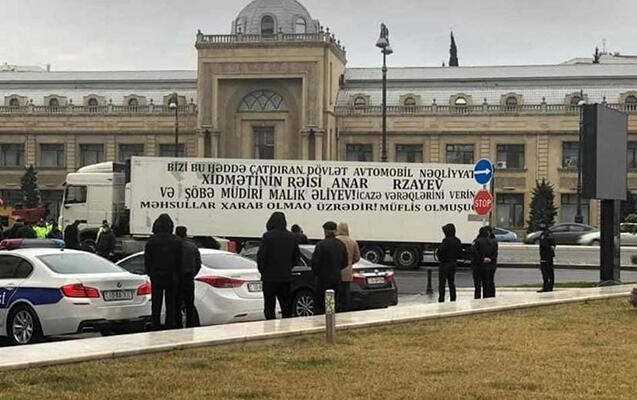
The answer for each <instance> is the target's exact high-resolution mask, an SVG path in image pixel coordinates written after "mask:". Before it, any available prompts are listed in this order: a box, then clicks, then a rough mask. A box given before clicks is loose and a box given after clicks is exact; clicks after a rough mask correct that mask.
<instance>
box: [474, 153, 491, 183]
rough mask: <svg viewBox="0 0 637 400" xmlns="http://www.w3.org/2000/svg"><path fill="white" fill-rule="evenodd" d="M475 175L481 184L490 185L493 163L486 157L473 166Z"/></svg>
mask: <svg viewBox="0 0 637 400" xmlns="http://www.w3.org/2000/svg"><path fill="white" fill-rule="evenodd" d="M473 177H474V178H475V180H476V182H478V184H480V185H488V184H489V182H491V178H493V163H492V162H491V161H490V160H487V159H486V158H483V159H482V160H480V161H478V162H477V163H476V166H475V167H474V168H473Z"/></svg>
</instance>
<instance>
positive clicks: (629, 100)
mask: <svg viewBox="0 0 637 400" xmlns="http://www.w3.org/2000/svg"><path fill="white" fill-rule="evenodd" d="M626 110H627V111H637V96H634V95H632V94H631V95H630V96H626Z"/></svg>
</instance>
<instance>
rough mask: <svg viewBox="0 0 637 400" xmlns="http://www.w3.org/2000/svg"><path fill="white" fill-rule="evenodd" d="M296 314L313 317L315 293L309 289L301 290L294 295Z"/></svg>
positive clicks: (297, 315)
mask: <svg viewBox="0 0 637 400" xmlns="http://www.w3.org/2000/svg"><path fill="white" fill-rule="evenodd" d="M292 304H294V316H296V317H311V316H312V315H314V294H313V293H312V292H310V291H309V290H301V291H300V292H298V293H296V294H295V295H294V303H292Z"/></svg>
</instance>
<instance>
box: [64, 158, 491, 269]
mask: <svg viewBox="0 0 637 400" xmlns="http://www.w3.org/2000/svg"><path fill="white" fill-rule="evenodd" d="M481 188H482V187H481V186H480V185H479V184H478V183H477V182H476V181H475V179H474V170H473V166H472V165H464V164H420V163H418V164H414V163H374V162H343V161H298V160H242V159H209V158H201V159H199V158H170V157H133V158H132V159H131V161H130V164H129V165H128V167H127V166H125V165H120V164H117V163H102V164H97V165H92V166H87V167H84V168H81V169H79V170H78V171H77V172H75V173H70V174H68V175H67V181H66V190H65V195H64V201H63V206H62V210H61V214H60V215H61V217H60V219H61V223H62V224H63V225H66V224H69V223H73V221H74V220H80V221H82V225H81V226H80V227H81V229H82V230H81V231H82V239H83V240H89V241H90V240H91V238H92V237H93V238H94V232H95V233H96V231H97V228H98V227H99V226H100V224H101V222H102V221H103V220H107V221H109V222H110V223H111V224H112V225H113V226H114V229H115V232H116V233H117V234H118V236H120V237H121V238H122V249H123V252H124V253H132V252H134V251H137V250H139V249H140V248H141V246H142V245H143V243H144V240H145V239H146V238H148V237H149V236H150V235H151V234H152V232H151V231H152V224H153V221H154V220H155V219H156V218H157V217H158V216H159V215H160V214H162V213H167V214H169V215H170V216H171V217H172V219H173V220H174V222H175V225H176V226H177V225H184V226H186V227H187V228H188V232H189V234H190V235H193V236H196V237H199V238H201V239H204V238H209V237H221V238H225V239H228V240H229V241H232V242H235V243H237V246H238V247H239V248H241V247H242V246H243V245H244V244H246V243H248V242H251V241H258V240H259V239H260V238H261V236H262V234H263V232H264V231H265V230H266V221H267V220H268V218H269V216H270V215H271V214H272V213H273V212H275V211H281V212H283V213H285V215H286V218H287V221H288V225H292V224H297V225H299V226H301V227H302V229H303V231H304V233H305V234H306V235H307V236H308V238H309V239H310V240H312V241H318V240H320V239H322V238H323V230H322V225H323V224H324V223H325V222H326V221H334V222H347V223H348V224H349V226H350V234H351V236H352V237H353V238H354V239H356V240H357V241H358V243H359V246H360V247H361V253H362V255H363V257H365V258H366V259H368V260H370V261H372V262H377V263H382V262H383V260H384V259H385V257H386V255H390V256H391V257H392V259H393V260H394V264H395V265H396V267H398V268H404V269H409V268H415V267H417V266H418V265H419V264H420V262H421V261H422V258H423V254H424V253H425V252H428V251H432V250H434V249H435V248H436V247H437V245H438V244H439V243H440V241H441V240H442V238H443V234H442V231H441V227H442V226H443V225H445V224H447V223H453V224H455V226H456V231H457V236H458V238H459V239H460V240H461V241H462V243H463V244H465V245H469V244H470V243H471V242H472V241H473V239H474V238H475V237H476V235H477V232H478V229H479V228H480V227H481V226H482V225H483V224H484V223H485V222H484V221H483V219H482V218H479V217H478V216H477V215H476V213H475V211H474V209H473V198H474V196H475V194H476V193H477V191H479V190H480V189H481Z"/></svg>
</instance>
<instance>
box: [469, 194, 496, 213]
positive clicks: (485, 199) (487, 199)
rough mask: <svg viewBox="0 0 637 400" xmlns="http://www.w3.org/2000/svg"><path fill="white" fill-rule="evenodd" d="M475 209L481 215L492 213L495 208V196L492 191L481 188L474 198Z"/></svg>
mask: <svg viewBox="0 0 637 400" xmlns="http://www.w3.org/2000/svg"><path fill="white" fill-rule="evenodd" d="M473 209H474V210H475V212H476V214H478V215H479V216H481V217H486V216H487V215H489V214H491V210H492V209H493V196H491V193H489V191H487V190H481V191H479V192H478V193H476V196H475V197H474V198H473Z"/></svg>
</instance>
